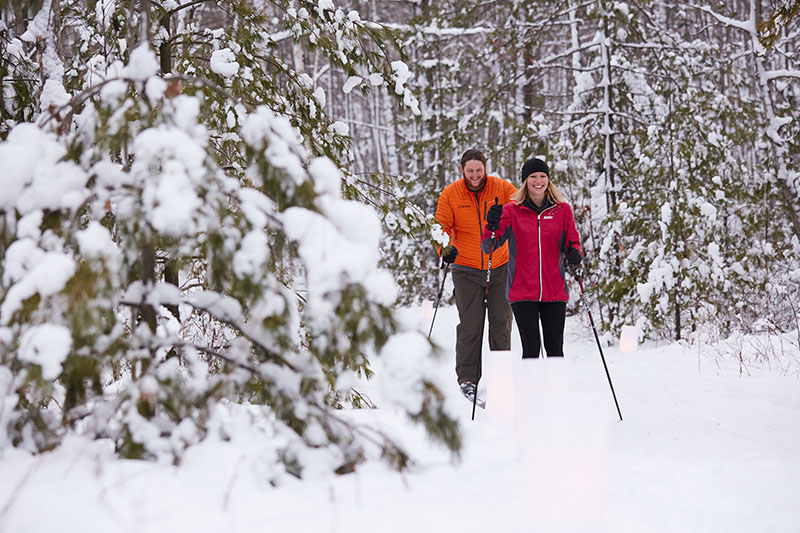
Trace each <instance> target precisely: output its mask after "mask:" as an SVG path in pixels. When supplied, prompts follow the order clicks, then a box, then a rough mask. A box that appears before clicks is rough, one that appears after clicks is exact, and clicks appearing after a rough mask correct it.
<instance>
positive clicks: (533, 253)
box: [481, 202, 581, 303]
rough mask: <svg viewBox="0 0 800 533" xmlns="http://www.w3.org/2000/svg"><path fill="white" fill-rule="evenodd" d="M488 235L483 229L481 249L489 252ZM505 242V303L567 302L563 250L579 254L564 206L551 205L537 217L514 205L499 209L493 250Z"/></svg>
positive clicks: (572, 223)
mask: <svg viewBox="0 0 800 533" xmlns="http://www.w3.org/2000/svg"><path fill="white" fill-rule="evenodd" d="M491 235H492V232H491V231H489V229H488V228H486V227H484V229H483V233H482V235H481V237H482V239H483V240H482V241H481V248H482V249H483V250H484V251H485V252H486V253H488V252H489V250H490V249H491ZM506 241H508V255H509V258H508V278H507V280H506V297H507V298H508V301H509V302H511V303H513V302H519V301H526V300H528V301H537V302H566V301H567V300H569V292H568V289H567V282H566V278H565V276H564V266H565V264H566V259H565V255H564V250H565V249H566V248H568V247H569V246H573V247H575V248H576V249H577V250H578V251H579V252H580V251H581V245H580V238H579V236H578V230H577V228H576V227H575V219H574V218H573V216H572V209H571V208H570V206H569V204H567V203H560V204H555V205H553V206H550V207H548V208H547V209H545V210H544V211H542V212H541V214H539V213H536V211H534V210H532V209H529V208H528V207H525V206H523V205H517V204H515V203H514V202H510V203H507V204H505V205H504V206H503V215H502V216H501V217H500V229H498V230H497V231H495V243H494V245H495V247H498V246H500V245H502V244H503V243H505V242H506Z"/></svg>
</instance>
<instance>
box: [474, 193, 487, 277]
mask: <svg viewBox="0 0 800 533" xmlns="http://www.w3.org/2000/svg"><path fill="white" fill-rule="evenodd" d="M474 194H475V208H476V209H477V210H478V239H479V240H480V234H481V233H483V219H482V218H481V199H480V197H479V196H478V195H479V194H480V193H477V192H476V193H474ZM483 209H484V212H485V211H486V202H483ZM484 218H486V216H485V214H484ZM478 248H479V249H480V250H481V270H483V249H481V248H480V246H479V247H478Z"/></svg>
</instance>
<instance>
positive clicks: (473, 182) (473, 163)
mask: <svg viewBox="0 0 800 533" xmlns="http://www.w3.org/2000/svg"><path fill="white" fill-rule="evenodd" d="M461 173H462V174H464V179H465V180H467V188H468V189H469V190H471V191H479V190H481V189H483V185H484V183H486V168H484V166H483V163H482V162H481V161H478V160H477V159H471V160H469V161H467V162H466V163H464V166H463V167H461Z"/></svg>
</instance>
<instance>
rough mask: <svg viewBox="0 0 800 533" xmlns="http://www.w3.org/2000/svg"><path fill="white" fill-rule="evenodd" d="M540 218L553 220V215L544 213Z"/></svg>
mask: <svg viewBox="0 0 800 533" xmlns="http://www.w3.org/2000/svg"><path fill="white" fill-rule="evenodd" d="M542 220H553V215H545V216H543V217H542Z"/></svg>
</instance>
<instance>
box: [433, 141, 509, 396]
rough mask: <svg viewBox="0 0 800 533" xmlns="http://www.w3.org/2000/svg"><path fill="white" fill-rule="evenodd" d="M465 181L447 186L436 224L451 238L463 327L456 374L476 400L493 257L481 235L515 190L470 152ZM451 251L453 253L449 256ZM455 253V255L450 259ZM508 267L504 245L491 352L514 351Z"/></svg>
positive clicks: (494, 293) (491, 310)
mask: <svg viewBox="0 0 800 533" xmlns="http://www.w3.org/2000/svg"><path fill="white" fill-rule="evenodd" d="M461 175H462V179H459V180H458V181H456V182H454V183H451V184H450V185H448V186H447V187H445V188H444V190H443V191H442V194H441V195H440V196H439V203H438V205H437V207H436V221H437V222H438V223H439V224H440V225H441V226H442V229H444V231H445V232H446V233H447V234H448V235H449V236H450V243H449V246H448V248H450V247H453V248H454V249H455V250H457V255H455V257H453V252H452V250H453V248H450V249H449V250H448V248H445V249H444V252H443V253H444V254H445V255H444V257H443V258H444V260H445V261H448V260H449V261H448V262H453V259H454V260H455V261H454V262H453V265H452V271H453V285H454V286H455V298H456V307H457V308H458V318H459V324H458V327H457V328H456V376H457V377H458V383H459V385H460V386H461V391H462V392H463V393H464V395H465V396H466V397H467V398H468V399H470V400H472V398H473V396H474V395H475V393H476V387H475V384H476V378H478V377H480V368H479V361H480V356H481V340H482V339H483V324H484V314H483V313H484V311H483V299H484V292H485V290H486V270H487V268H488V266H489V256H488V255H487V254H484V253H483V251H482V250H481V232H482V231H483V228H484V226H485V225H486V213H487V212H488V211H489V208H490V207H491V206H492V205H494V203H495V202H497V203H500V204H505V203H507V202H508V201H509V200H510V199H511V195H512V194H514V193H515V192H516V188H515V187H514V186H513V185H512V184H511V183H509V182H508V181H506V180H504V179H502V178H498V177H496V176H488V175H487V174H486V156H484V155H483V153H482V152H480V151H479V150H475V149H470V150H467V151H466V152H464V155H463V156H461ZM448 252H449V254H448ZM448 255H450V257H447V256H448ZM506 263H508V245H507V244H503V246H501V247H500V248H498V249H496V250H495V251H494V253H493V255H492V273H491V281H490V283H489V298H488V315H489V347H490V348H491V349H492V350H509V349H510V348H511V343H510V342H511V341H510V339H511V316H512V315H511V307H509V305H508V300H507V299H506V291H505V289H506V268H507V266H506Z"/></svg>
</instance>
